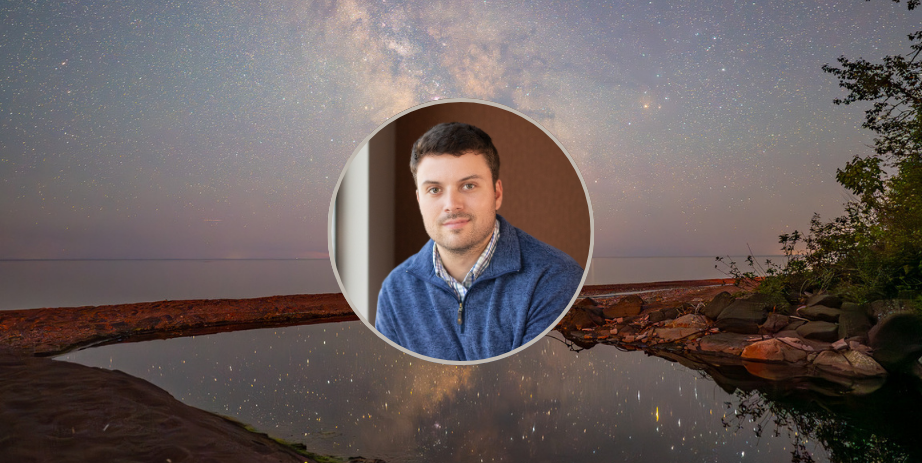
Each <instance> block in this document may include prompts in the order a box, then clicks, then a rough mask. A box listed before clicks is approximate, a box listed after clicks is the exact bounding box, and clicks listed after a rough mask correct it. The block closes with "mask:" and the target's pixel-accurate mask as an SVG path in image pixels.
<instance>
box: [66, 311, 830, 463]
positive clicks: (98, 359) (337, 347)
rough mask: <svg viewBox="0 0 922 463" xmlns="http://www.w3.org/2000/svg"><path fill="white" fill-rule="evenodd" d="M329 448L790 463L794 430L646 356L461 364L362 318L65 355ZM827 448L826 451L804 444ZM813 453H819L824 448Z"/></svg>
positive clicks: (555, 346)
mask: <svg viewBox="0 0 922 463" xmlns="http://www.w3.org/2000/svg"><path fill="white" fill-rule="evenodd" d="M60 358H61V359H63V360H69V361H74V362H78V363H82V364H86V365H92V366H99V367H104V368H114V369H119V370H122V371H125V372H127V373H129V374H131V375H134V376H137V377H140V378H144V379H146V380H148V381H151V382H152V383H154V384H157V385H158V386H160V387H162V388H164V389H166V390H168V391H170V392H171V393H172V394H173V395H174V396H175V397H177V398H179V399H181V400H183V401H184V402H185V403H186V404H189V405H192V406H195V407H199V408H203V409H205V410H209V411H212V412H216V413H221V414H225V415H231V416H234V417H237V418H239V419H241V420H243V421H244V422H247V423H250V424H253V425H255V426H256V428H257V429H260V430H262V431H265V432H269V433H270V434H272V435H275V436H278V437H282V438H284V439H288V440H293V441H299V442H304V443H305V444H306V445H307V446H308V448H311V449H313V450H314V451H320V452H322V453H330V454H339V455H347V456H349V455H362V456H366V457H369V456H374V457H378V458H384V459H386V460H387V461H389V462H394V463H396V462H429V461H450V462H453V461H458V462H462V461H475V462H476V461H481V460H482V461H507V462H519V461H539V462H540V461H548V462H567V461H585V462H592V461H600V462H601V461H655V462H671V461H675V462H685V461H720V462H723V461H753V462H757V461H760V462H769V461H772V462H774V461H786V460H787V461H790V455H791V451H792V449H793V445H792V438H791V437H788V436H787V435H786V434H785V435H783V436H781V437H771V436H764V435H763V437H762V438H761V439H759V438H758V437H756V436H755V435H754V434H753V432H752V431H751V429H749V428H747V429H745V430H743V431H736V430H735V429H730V430H728V429H726V428H724V426H723V424H722V421H721V420H722V418H723V417H724V415H725V414H726V413H730V414H731V415H732V413H733V411H732V410H730V411H728V408H727V407H726V406H725V402H728V401H731V402H732V401H734V400H735V398H734V397H733V396H731V395H730V394H727V393H726V392H724V391H723V390H722V389H720V388H719V387H717V386H716V385H715V383H713V382H711V381H709V380H708V379H706V378H703V377H702V376H701V375H700V374H698V373H696V372H694V371H692V370H689V369H687V368H684V367H682V366H680V365H677V364H674V363H670V362H667V361H665V360H662V359H659V358H656V357H647V356H645V355H644V354H642V353H638V352H634V353H625V352H620V351H618V350H617V349H615V348H611V347H608V346H599V347H597V348H594V349H590V350H587V351H584V352H581V353H573V352H571V351H570V350H569V349H568V348H567V346H566V345H564V344H563V343H562V342H560V341H558V340H556V339H551V338H545V339H544V340H542V341H540V342H539V343H537V344H535V345H533V346H532V347H530V348H529V349H527V350H525V351H524V352H521V353H519V354H517V355H516V356H513V357H511V358H508V359H503V360H499V361H496V362H492V363H489V364H486V365H479V366H468V367H457V366H443V365H438V364H432V363H429V362H425V361H420V360H418V359H415V358H413V357H410V356H408V355H405V354H402V353H400V352H399V351H397V350H395V349H393V348H390V346H388V345H387V344H385V343H384V342H383V341H381V340H379V339H378V338H377V337H376V336H374V335H373V334H371V333H370V332H369V331H368V330H367V329H366V328H365V326H364V325H362V324H361V323H360V322H347V323H340V324H327V325H311V326H301V327H290V328H285V329H265V330H253V331H244V332H234V333H223V334H218V335H210V336H203V337H196V338H194V339H193V338H178V339H171V340H166V341H153V342H148V343H137V344H122V345H113V346H107V347H101V348H95V349H89V350H85V351H81V352H78V353H74V354H69V355H65V356H63V357H60ZM808 446H809V448H810V449H811V450H815V451H817V453H818V454H819V455H820V456H822V455H823V450H822V448H821V447H820V448H817V447H818V446H817V445H816V444H815V443H810V442H808ZM818 461H824V458H819V459H818Z"/></svg>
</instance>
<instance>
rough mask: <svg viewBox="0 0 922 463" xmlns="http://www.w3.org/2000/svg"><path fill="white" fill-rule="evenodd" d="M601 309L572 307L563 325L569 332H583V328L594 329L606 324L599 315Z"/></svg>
mask: <svg viewBox="0 0 922 463" xmlns="http://www.w3.org/2000/svg"><path fill="white" fill-rule="evenodd" d="M599 312H601V309H597V308H594V307H575V306H574V307H572V308H571V309H570V312H569V313H567V316H566V319H564V320H563V322H562V324H563V326H564V328H565V329H566V330H567V331H571V330H581V329H583V328H592V327H595V326H599V325H602V324H603V323H605V321H604V320H602V316H601V314H600V313H599Z"/></svg>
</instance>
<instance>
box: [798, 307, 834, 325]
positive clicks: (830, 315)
mask: <svg viewBox="0 0 922 463" xmlns="http://www.w3.org/2000/svg"><path fill="white" fill-rule="evenodd" d="M797 313H798V314H800V316H801V317H804V318H806V319H807V320H811V321H819V322H830V323H837V322H838V321H839V316H841V315H842V311H841V310H839V309H833V308H832V307H827V306H825V305H814V306H808V307H807V308H805V309H800V310H798V311H797Z"/></svg>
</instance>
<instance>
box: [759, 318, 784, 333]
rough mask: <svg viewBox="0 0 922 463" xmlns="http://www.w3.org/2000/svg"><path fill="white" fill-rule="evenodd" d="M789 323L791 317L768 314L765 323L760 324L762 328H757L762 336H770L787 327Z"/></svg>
mask: <svg viewBox="0 0 922 463" xmlns="http://www.w3.org/2000/svg"><path fill="white" fill-rule="evenodd" d="M790 322H791V317H788V316H787V315H781V314H780V313H770V314H768V317H767V318H766V319H765V323H762V326H760V327H759V328H760V329H759V332H760V333H762V334H772V333H777V332H779V331H781V329H782V328H784V327H785V326H788V324H789V323H790Z"/></svg>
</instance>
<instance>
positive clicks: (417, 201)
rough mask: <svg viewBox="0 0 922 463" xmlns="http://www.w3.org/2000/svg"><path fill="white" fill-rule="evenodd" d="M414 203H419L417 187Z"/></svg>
mask: <svg viewBox="0 0 922 463" xmlns="http://www.w3.org/2000/svg"><path fill="white" fill-rule="evenodd" d="M416 203H417V204H418V203H419V188H417V189H416Z"/></svg>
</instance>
